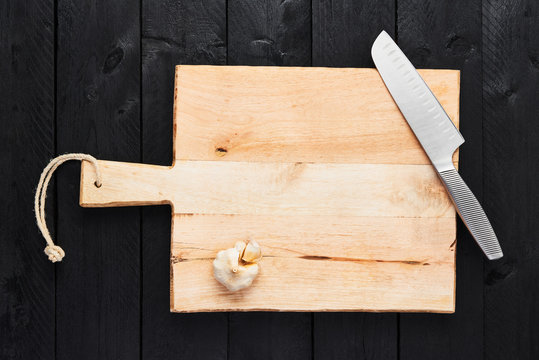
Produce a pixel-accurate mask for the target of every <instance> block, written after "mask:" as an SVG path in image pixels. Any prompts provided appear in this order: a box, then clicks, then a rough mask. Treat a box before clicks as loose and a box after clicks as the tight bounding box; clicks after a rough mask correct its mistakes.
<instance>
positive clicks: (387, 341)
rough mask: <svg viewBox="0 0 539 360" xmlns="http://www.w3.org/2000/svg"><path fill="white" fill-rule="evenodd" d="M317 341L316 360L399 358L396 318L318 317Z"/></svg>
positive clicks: (372, 316)
mask: <svg viewBox="0 0 539 360" xmlns="http://www.w3.org/2000/svg"><path fill="white" fill-rule="evenodd" d="M314 340H315V341H314V354H315V358H316V359H396V358H397V324H396V315H394V314H391V315H390V314H367V313H320V314H316V315H315V322H314Z"/></svg>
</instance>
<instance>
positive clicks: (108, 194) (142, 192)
mask: <svg viewBox="0 0 539 360" xmlns="http://www.w3.org/2000/svg"><path fill="white" fill-rule="evenodd" d="M98 165H99V169H100V171H101V178H102V183H103V184H102V185H101V186H100V187H97V186H96V184H95V178H96V176H95V169H94V167H93V166H92V165H91V164H89V163H87V162H85V161H83V162H82V166H81V179H80V199H79V203H80V205H81V206H83V207H113V206H135V205H156V204H170V199H167V198H166V196H165V194H164V193H163V192H162V191H161V187H162V185H163V183H166V182H167V179H169V177H170V176H169V174H170V171H171V167H168V166H157V165H146V164H135V163H127V162H117V161H103V160H98Z"/></svg>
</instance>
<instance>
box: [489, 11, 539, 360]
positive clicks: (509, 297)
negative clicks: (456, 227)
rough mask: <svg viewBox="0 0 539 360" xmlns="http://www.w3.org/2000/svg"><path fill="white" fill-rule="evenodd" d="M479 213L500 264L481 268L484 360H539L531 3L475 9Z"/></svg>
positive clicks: (538, 82)
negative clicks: (495, 241)
mask: <svg viewBox="0 0 539 360" xmlns="http://www.w3.org/2000/svg"><path fill="white" fill-rule="evenodd" d="M482 19H483V81H484V83H483V129H484V133H483V143H484V146H483V151H484V162H483V173H484V199H485V208H486V209H485V210H486V212H487V213H488V214H489V215H490V219H491V221H492V225H493V226H494V229H496V231H497V234H498V237H499V238H500V243H501V245H502V249H503V251H504V254H505V256H504V258H502V259H501V260H499V261H496V262H489V263H488V264H486V267H485V317H484V324H485V358H486V359H537V358H539V342H538V341H537V339H539V302H538V299H539V286H538V285H537V284H538V283H539V262H538V261H537V258H538V255H539V246H538V244H539V242H538V241H537V240H538V239H537V234H539V221H538V219H539V196H538V192H537V189H536V187H537V179H538V178H539V141H538V140H537V137H538V135H539V122H538V115H539V102H538V99H539V37H538V36H537V34H538V33H539V3H538V2H537V1H533V0H528V1H525V0H518V1H515V0H502V1H492V0H486V1H483V18H482Z"/></svg>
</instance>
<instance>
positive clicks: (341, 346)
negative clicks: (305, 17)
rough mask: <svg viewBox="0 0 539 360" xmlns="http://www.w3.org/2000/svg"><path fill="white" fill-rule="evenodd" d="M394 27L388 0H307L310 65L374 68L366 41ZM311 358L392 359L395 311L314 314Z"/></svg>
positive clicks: (371, 40)
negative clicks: (309, 5) (309, 8)
mask: <svg viewBox="0 0 539 360" xmlns="http://www.w3.org/2000/svg"><path fill="white" fill-rule="evenodd" d="M394 29H395V4H394V1H389V0H383V1H373V0H370V1H353V0H314V1H313V33H312V36H313V58H312V63H313V65H314V66H335V67H347V66H350V67H374V64H373V62H372V59H371V55H370V54H371V51H370V49H371V45H372V42H373V41H374V39H375V38H376V36H378V34H379V33H380V31H382V30H386V31H387V32H388V33H389V34H390V35H393V34H394ZM313 342H314V358H315V359H324V360H325V359H352V358H354V359H395V358H397V355H398V354H397V351H398V349H397V315H396V314H369V313H325V314H324V313H322V314H315V315H314V333H313Z"/></svg>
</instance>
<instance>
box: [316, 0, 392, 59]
mask: <svg viewBox="0 0 539 360" xmlns="http://www.w3.org/2000/svg"><path fill="white" fill-rule="evenodd" d="M312 6H313V20H312V24H313V26H312V36H313V49H312V53H313V62H312V64H313V66H335V67H374V63H373V62H372V59H371V56H370V54H371V45H372V43H373V41H374V39H376V37H377V36H378V34H379V33H380V31H382V30H385V31H387V33H388V34H390V35H393V33H394V29H395V1H394V0H362V1H357V0H313V1H312Z"/></svg>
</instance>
